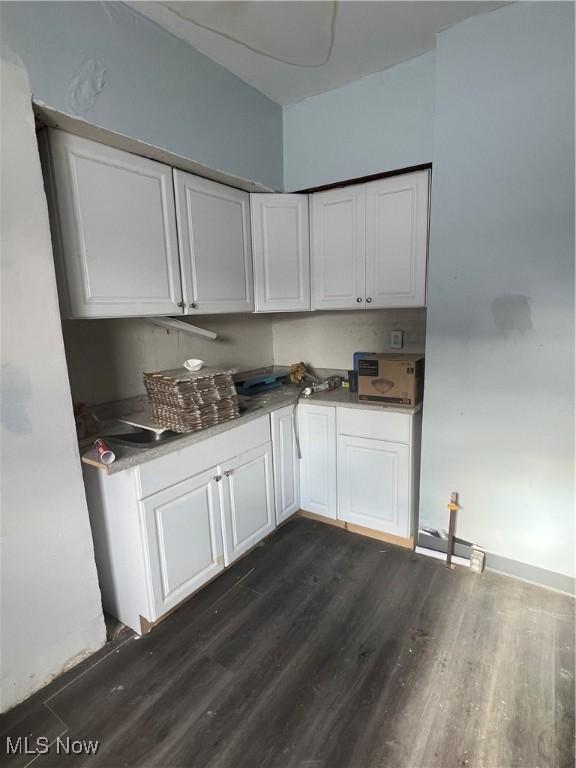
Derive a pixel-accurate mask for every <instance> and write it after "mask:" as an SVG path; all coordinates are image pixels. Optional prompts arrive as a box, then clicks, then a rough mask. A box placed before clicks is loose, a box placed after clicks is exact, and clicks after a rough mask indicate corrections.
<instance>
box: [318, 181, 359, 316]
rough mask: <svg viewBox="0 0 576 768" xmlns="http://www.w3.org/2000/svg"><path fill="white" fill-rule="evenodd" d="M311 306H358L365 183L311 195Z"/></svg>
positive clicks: (323, 307)
mask: <svg viewBox="0 0 576 768" xmlns="http://www.w3.org/2000/svg"><path fill="white" fill-rule="evenodd" d="M311 200H312V203H311V204H312V208H311V222H312V237H311V244H312V309H359V308H361V307H364V305H365V304H364V302H365V297H366V293H365V276H364V274H365V260H366V244H365V229H366V186H365V185H364V184H360V185H358V186H350V187H342V188H339V189H330V190H328V191H326V192H316V193H315V194H313V195H312V196H311Z"/></svg>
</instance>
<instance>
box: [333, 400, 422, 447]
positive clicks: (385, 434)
mask: <svg viewBox="0 0 576 768" xmlns="http://www.w3.org/2000/svg"><path fill="white" fill-rule="evenodd" d="M336 410H337V424H338V434H339V435H356V436H358V437H371V438H374V439H376V440H391V441H393V442H396V443H405V444H406V445H408V444H409V443H410V430H411V419H412V416H411V415H410V414H408V413H407V414H403V413H382V412H379V411H376V410H374V411H364V410H360V409H359V408H337V409H336Z"/></svg>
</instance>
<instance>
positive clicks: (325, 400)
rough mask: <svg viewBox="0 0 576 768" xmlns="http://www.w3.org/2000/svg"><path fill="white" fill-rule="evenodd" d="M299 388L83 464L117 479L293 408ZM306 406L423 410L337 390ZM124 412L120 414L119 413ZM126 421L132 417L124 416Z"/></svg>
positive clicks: (90, 456)
mask: <svg viewBox="0 0 576 768" xmlns="http://www.w3.org/2000/svg"><path fill="white" fill-rule="evenodd" d="M299 392H300V387H297V386H294V385H289V384H285V385H283V386H281V387H278V388H277V389H273V390H270V391H269V392H264V393H262V394H259V395H252V396H251V397H241V398H240V400H241V403H242V407H243V409H244V410H243V411H242V413H241V414H240V416H239V417H238V418H236V419H232V420H231V421H226V422H224V423H223V424H217V425H216V426H214V427H208V428H207V429H202V430H200V431H199V432H192V433H190V434H185V435H182V436H180V437H178V438H174V439H173V440H170V441H168V442H166V443H160V444H159V445H152V446H150V447H148V448H136V447H133V446H124V445H118V444H116V443H112V441H110V448H111V449H112V450H113V451H114V453H115V454H116V461H115V462H113V463H112V464H109V465H108V466H105V465H104V464H102V463H100V462H99V460H98V457H97V455H96V451H95V450H94V448H92V447H90V448H88V449H85V450H84V451H83V452H82V461H83V462H84V463H85V464H88V465H90V466H94V467H95V468H98V469H100V470H102V471H105V472H106V473H107V474H109V475H114V474H116V473H117V472H122V471H123V470H125V469H129V468H131V467H136V466H138V465H139V464H144V463H145V462H147V461H153V460H154V459H158V458H160V457H161V456H166V455H167V454H170V453H174V451H180V450H182V449H183V448H187V447H188V446H191V445H195V444H196V443H199V442H201V441H202V440H206V439H208V438H209V437H214V436H215V435H219V434H221V433H222V432H227V431H228V430H229V429H234V428H235V427H239V426H241V425H242V424H247V423H248V422H249V421H254V419H258V418H260V416H265V415H266V414H269V413H271V412H272V411H276V410H278V409H279V408H284V407H285V406H287V405H292V404H294V403H296V401H297V400H298V394H299ZM301 402H303V403H312V404H314V405H326V406H341V407H346V408H361V409H363V410H372V411H374V410H377V411H387V412H389V413H390V412H392V413H405V414H408V415H412V414H414V413H417V412H418V411H419V410H420V409H421V407H422V406H421V405H417V406H414V407H409V406H391V405H386V404H382V405H381V404H379V403H363V402H359V401H358V395H356V394H352V393H351V392H350V391H349V390H348V389H344V388H342V387H341V388H340V389H334V390H332V391H331V392H318V393H317V394H315V395H312V396H311V397H307V398H302V399H301ZM120 412H121V411H120ZM124 415H125V416H126V418H128V417H129V414H128V413H126V414H124ZM129 431H130V427H129V426H128V425H126V424H122V423H120V422H118V421H117V420H110V421H107V422H103V425H102V437H104V438H106V437H107V436H109V437H112V436H113V435H114V434H120V433H123V432H124V433H126V432H129Z"/></svg>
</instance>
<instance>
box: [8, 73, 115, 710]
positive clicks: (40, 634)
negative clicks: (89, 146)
mask: <svg viewBox="0 0 576 768" xmlns="http://www.w3.org/2000/svg"><path fill="white" fill-rule="evenodd" d="M0 64H1V66H0V70H1V85H2V87H1V96H2V99H1V105H0V106H1V108H0V115H1V137H2V144H1V167H2V174H1V179H2V187H1V200H2V209H1V219H2V226H1V228H0V229H1V243H0V245H1V249H0V250H1V258H2V260H1V264H0V276H1V288H2V369H1V371H2V376H1V386H2V392H1V403H2V413H1V440H2V454H1V465H2V466H1V475H2V491H1V492H2V537H1V538H2V555H1V590H2V591H1V595H0V612H1V649H2V653H1V676H0V681H1V682H0V709H1V710H2V711H3V710H6V709H8V708H10V707H11V706H13V705H14V704H16V703H18V702H19V701H21V700H22V699H24V698H25V697H26V696H28V695H29V694H30V693H32V692H33V691H35V690H36V689H37V688H40V687H41V686H42V685H44V684H45V683H47V682H48V681H49V679H50V678H51V677H53V676H54V675H56V674H58V673H59V672H61V671H63V670H64V669H65V668H66V667H67V666H69V665H71V664H73V663H75V662H77V661H79V660H80V658H82V657H83V656H84V655H87V654H89V653H91V652H93V651H95V650H96V649H97V648H99V647H100V646H101V645H102V644H103V643H104V639H105V631H104V622H103V618H102V606H101V602H100V591H99V589H98V582H97V578H96V567H95V564H94V552H93V547H92V538H91V535H90V526H89V523H88V510H87V508H86V499H85V497H84V486H83V484H82V474H81V471H80V459H79V455H78V446H77V441H76V432H75V428H74V418H73V415H72V402H71V399H70V388H69V386H68V377H67V371H66V361H65V358H64V346H63V344H62V334H61V331H60V313H59V310H58V298H57V294H56V282H55V277H54V262H53V259H52V244H51V241H50V228H49V224H48V212H47V209H46V198H45V196H44V190H43V187H42V176H41V171H40V159H39V156H38V145H37V143H36V137H35V134H34V117H33V115H32V109H31V97H30V91H29V88H28V83H27V79H26V73H25V70H24V69H23V68H22V67H21V66H19V65H18V64H16V63H14V62H13V61H7V60H5V59H1V60H0Z"/></svg>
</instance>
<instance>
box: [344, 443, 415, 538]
mask: <svg viewBox="0 0 576 768" xmlns="http://www.w3.org/2000/svg"><path fill="white" fill-rule="evenodd" d="M409 494H410V449H409V447H408V446H407V445H404V444H402V443H392V442H387V441H385V440H373V439H369V438H365V437H350V436H349V435H339V436H338V517H339V519H340V520H345V521H346V522H349V523H355V524H356V525H363V526H365V527H366V528H373V529H374V530H377V531H384V532H385V533H390V534H392V535H394V536H401V537H403V538H406V537H408V536H410V498H409Z"/></svg>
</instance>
